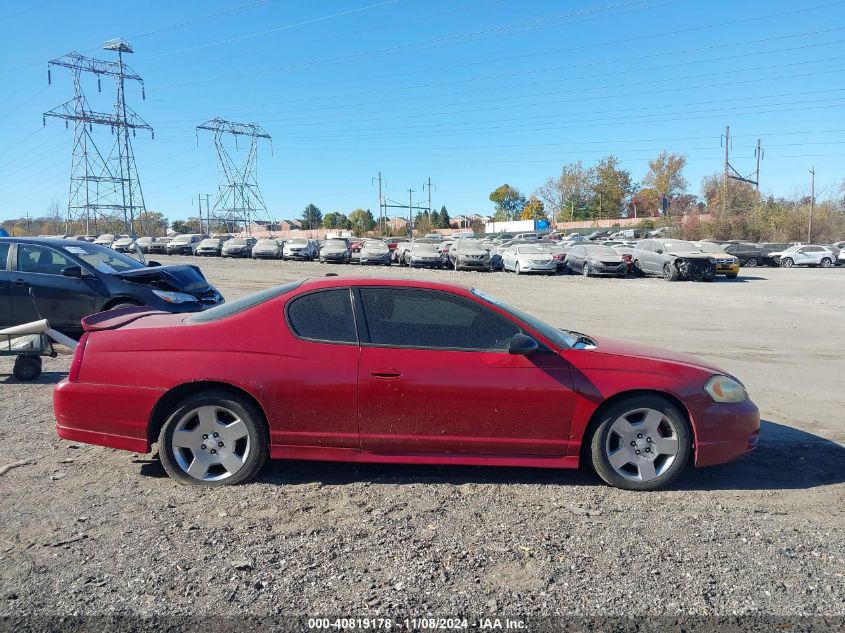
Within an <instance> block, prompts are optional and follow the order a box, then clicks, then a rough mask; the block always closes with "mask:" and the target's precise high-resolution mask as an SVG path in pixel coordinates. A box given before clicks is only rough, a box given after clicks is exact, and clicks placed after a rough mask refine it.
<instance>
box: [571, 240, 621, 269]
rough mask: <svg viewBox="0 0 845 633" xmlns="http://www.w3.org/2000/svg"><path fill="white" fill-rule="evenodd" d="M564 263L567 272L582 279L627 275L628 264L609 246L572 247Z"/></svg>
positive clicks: (585, 245) (584, 245) (587, 245)
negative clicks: (575, 274) (577, 274)
mask: <svg viewBox="0 0 845 633" xmlns="http://www.w3.org/2000/svg"><path fill="white" fill-rule="evenodd" d="M564 263H565V265H566V269H567V270H568V271H569V272H572V273H581V274H582V275H584V277H590V276H591V275H611V276H613V277H625V276H626V275H627V274H628V264H626V263H625V260H624V259H623V258H622V256H621V255H620V254H619V253H617V252H616V251H615V250H613V249H612V248H611V247H610V246H603V245H601V244H583V245H580V244H579V245H578V246H573V247H572V248H570V249H569V250H568V251H567V253H566V260H565V262H564Z"/></svg>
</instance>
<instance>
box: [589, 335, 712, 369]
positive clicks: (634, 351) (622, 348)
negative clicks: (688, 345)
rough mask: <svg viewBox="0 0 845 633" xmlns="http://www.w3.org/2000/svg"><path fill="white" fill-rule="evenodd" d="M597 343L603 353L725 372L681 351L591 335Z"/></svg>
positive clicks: (598, 348) (599, 350) (597, 349)
mask: <svg viewBox="0 0 845 633" xmlns="http://www.w3.org/2000/svg"><path fill="white" fill-rule="evenodd" d="M590 338H592V339H593V340H594V341H595V342H596V343H597V348H596V351H598V352H601V353H603V354H616V355H619V356H627V357H632V356H633V357H637V358H645V359H649V360H659V361H669V362H671V363H681V364H684V365H687V366H689V367H695V368H698V369H700V370H702V371H705V372H709V373H714V374H724V373H725V372H724V371H722V370H721V369H719V368H718V367H715V366H713V365H710V364H708V363H706V362H704V361H702V360H700V359H698V358H695V357H693V356H688V355H686V354H682V353H680V352H674V351H672V350H668V349H663V348H662V347H654V346H652V345H646V344H644V343H634V342H631V341H624V340H620V339H614V338H605V337H603V336H602V337H595V336H590Z"/></svg>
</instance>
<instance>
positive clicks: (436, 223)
mask: <svg viewBox="0 0 845 633" xmlns="http://www.w3.org/2000/svg"><path fill="white" fill-rule="evenodd" d="M429 219H430V220H431V226H432V228H435V229H442V228H443V227H442V226H440V212H439V211H438V210H437V209H435V210H434V211H432V212H431V215H430V216H429Z"/></svg>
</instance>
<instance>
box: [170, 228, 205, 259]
mask: <svg viewBox="0 0 845 633" xmlns="http://www.w3.org/2000/svg"><path fill="white" fill-rule="evenodd" d="M203 237H204V236H202V235H200V234H199V233H185V234H183V235H177V236H176V237H174V238H173V239H172V240H170V242H168V244H167V254H168V255H196V254H197V248H199V245H200V243H201V242H202V240H203Z"/></svg>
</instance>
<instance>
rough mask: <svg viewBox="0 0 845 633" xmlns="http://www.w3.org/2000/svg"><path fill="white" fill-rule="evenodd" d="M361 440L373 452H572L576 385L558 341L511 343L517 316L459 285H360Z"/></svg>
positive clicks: (517, 328) (515, 331)
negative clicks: (521, 349) (458, 290)
mask: <svg viewBox="0 0 845 633" xmlns="http://www.w3.org/2000/svg"><path fill="white" fill-rule="evenodd" d="M359 305H360V306H361V308H362V312H363V314H364V317H365V326H366V330H365V338H366V339H367V340H362V347H361V355H360V360H359V370H358V419H359V421H358V428H359V433H360V437H361V447H362V448H363V449H364V450H366V451H372V452H400V453H453V454H460V453H464V454H467V453H475V454H478V453H484V454H495V455H517V454H520V455H564V454H565V453H566V447H567V444H568V438H569V427H570V418H571V414H572V408H573V400H574V396H573V392H572V387H571V382H572V381H571V375H570V373H571V372H570V366H569V364H568V363H567V362H566V361H565V360H564V359H563V358H562V357H560V356H559V355H558V354H556V353H554V352H551V351H542V350H541V351H537V352H535V353H533V354H530V355H527V356H523V355H517V354H509V353H508V352H507V351H506V348H507V345H508V342H509V340H510V338H511V337H512V336H513V334H515V333H517V332H519V331H520V328H519V326H518V325H516V324H514V323H513V322H512V321H510V320H508V319H505V318H504V317H502V316H501V315H498V314H496V313H494V312H492V311H491V310H489V309H488V308H486V307H484V306H482V305H480V304H478V303H477V302H474V301H471V300H469V299H466V298H463V297H458V296H456V295H454V294H451V293H444V292H439V291H428V290H421V289H409V288H398V287H390V288H386V287H382V288H362V289H361V290H360V303H359Z"/></svg>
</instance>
